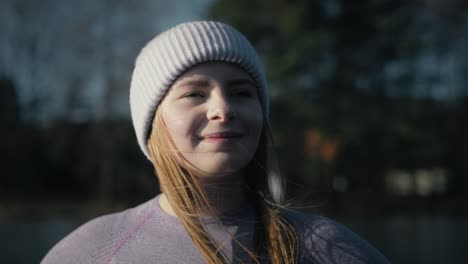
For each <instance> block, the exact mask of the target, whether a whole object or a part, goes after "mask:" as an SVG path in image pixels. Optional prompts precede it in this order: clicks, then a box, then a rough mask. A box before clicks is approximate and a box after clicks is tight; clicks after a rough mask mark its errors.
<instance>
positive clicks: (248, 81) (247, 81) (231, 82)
mask: <svg viewBox="0 0 468 264" xmlns="http://www.w3.org/2000/svg"><path fill="white" fill-rule="evenodd" d="M243 84H249V85H252V86H253V87H255V86H256V85H255V83H254V82H253V81H252V80H251V79H248V78H239V79H233V80H229V81H228V82H227V85H228V86H236V85H243Z"/></svg>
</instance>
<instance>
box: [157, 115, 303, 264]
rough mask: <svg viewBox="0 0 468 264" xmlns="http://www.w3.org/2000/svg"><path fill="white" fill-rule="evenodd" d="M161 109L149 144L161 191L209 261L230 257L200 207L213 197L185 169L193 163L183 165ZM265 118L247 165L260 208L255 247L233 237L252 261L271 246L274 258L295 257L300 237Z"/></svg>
mask: <svg viewBox="0 0 468 264" xmlns="http://www.w3.org/2000/svg"><path fill="white" fill-rule="evenodd" d="M160 109H161V108H158V109H157V111H156V113H155V118H154V122H153V128H154V129H152V131H151V134H150V136H149V140H148V149H149V150H150V155H151V157H152V161H153V166H154V168H155V172H156V174H157V176H158V179H159V181H160V186H161V191H162V192H163V193H164V194H165V195H166V197H167V199H168V201H169V203H170V204H171V206H172V208H173V210H174V212H175V213H176V215H177V217H178V218H179V220H180V222H181V223H182V225H183V226H184V227H185V229H186V230H187V232H188V234H189V235H190V237H191V238H192V240H193V242H194V244H195V245H196V247H197V248H198V249H199V251H200V252H201V254H202V256H203V257H204V258H205V260H206V262H207V263H209V264H221V263H227V260H226V257H225V256H223V254H222V251H221V248H220V247H219V246H217V245H216V243H215V242H214V240H213V239H212V238H211V237H210V235H209V234H208V232H207V231H206V230H205V229H204V228H203V226H202V223H201V221H200V218H199V213H198V212H197V208H208V209H210V208H211V207H210V205H209V201H208V199H207V197H206V195H205V193H204V191H203V189H202V187H201V186H200V185H199V184H198V181H197V180H196V177H194V175H193V173H192V172H191V171H190V170H189V169H185V168H187V166H185V167H184V168H183V167H181V166H180V165H179V163H178V161H181V160H182V161H183V160H184V159H183V157H182V154H181V153H180V152H178V150H177V149H176V147H175V144H174V142H173V141H172V138H171V137H170V135H169V133H168V130H167V128H166V126H165V123H164V120H163V118H162V114H161V111H160ZM264 120H265V119H264ZM264 124H265V125H264V126H263V131H262V135H261V139H260V143H259V147H258V149H257V152H256V153H255V155H254V158H253V160H252V161H251V162H250V164H249V165H248V166H247V168H246V172H247V174H248V175H247V177H246V184H247V189H248V191H249V194H250V195H251V198H252V199H253V200H254V203H255V206H256V209H257V210H256V211H257V216H256V217H257V221H256V225H255V232H254V247H255V248H254V249H253V250H252V249H247V248H245V247H244V246H243V245H241V244H240V243H239V242H238V241H237V240H236V239H235V238H233V240H234V242H235V243H238V244H239V245H240V246H241V247H242V248H244V250H246V253H247V254H248V255H250V257H251V262H252V263H260V260H259V258H260V256H261V254H262V250H263V249H265V247H266V248H267V252H268V257H269V259H270V261H271V263H274V264H279V263H295V262H296V256H297V237H296V233H295V231H294V228H293V226H292V225H291V224H290V223H288V221H287V220H286V219H285V218H284V217H283V214H282V213H281V211H280V209H281V208H282V206H280V205H279V203H281V199H282V197H283V195H282V192H283V191H282V189H281V186H282V184H281V181H280V178H279V174H278V173H277V171H276V172H275V171H274V165H275V164H274V162H273V160H272V156H273V155H272V154H273V151H272V150H271V146H272V144H271V134H270V130H269V127H268V125H267V124H266V122H264ZM269 170H271V172H269ZM272 172H273V173H272ZM249 176H250V177H249ZM210 211H211V212H212V211H213V210H210ZM233 257H235V256H233Z"/></svg>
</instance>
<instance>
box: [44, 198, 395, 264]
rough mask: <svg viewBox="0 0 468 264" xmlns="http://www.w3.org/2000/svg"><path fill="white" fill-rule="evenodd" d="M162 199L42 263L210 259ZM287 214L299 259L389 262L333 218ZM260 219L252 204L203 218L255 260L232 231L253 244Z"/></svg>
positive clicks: (240, 257)
mask: <svg viewBox="0 0 468 264" xmlns="http://www.w3.org/2000/svg"><path fill="white" fill-rule="evenodd" d="M158 199H159V196H157V197H155V198H154V199H152V200H150V201H148V202H146V203H144V204H141V205H139V206H137V207H134V208H131V209H128V210H125V211H123V212H120V213H115V214H110V215H105V216H101V217H98V218H96V219H94V220H91V221H89V222H88V223H86V224H84V225H82V226H81V227H79V228H77V229H76V230H75V231H73V232H72V233H71V234H69V235H68V236H67V237H65V238H64V239H62V240H61V241H60V242H59V243H58V244H57V245H55V246H54V247H53V248H52V249H51V250H50V251H49V253H47V255H46V256H45V258H44V259H43V260H42V262H41V263H43V264H49V263H83V264H84V263H164V264H165V263H167V264H169V263H170V264H176V263H205V261H204V259H203V257H202V256H201V254H200V252H199V251H198V249H197V248H196V247H195V245H194V244H193V242H192V240H191V238H190V237H189V235H188V234H187V232H186V231H185V229H184V227H183V226H182V224H181V223H180V222H179V220H178V219H177V218H176V217H174V216H171V215H168V214H167V213H165V212H163V211H162V210H161V208H160V207H159V203H158ZM287 217H288V219H289V220H291V221H292V223H293V225H294V226H295V228H296V231H297V233H298V236H299V240H300V246H299V257H298V263H349V264H355V263H356V264H357V263H388V260H386V258H385V257H384V256H383V255H382V254H381V253H379V252H378V251H377V250H376V249H375V248H374V247H372V246H371V245H370V244H369V243H367V242H366V241H365V240H363V239H362V238H360V237H358V236H357V235H356V234H354V233H353V232H351V231H350V230H349V229H347V228H346V227H344V226H342V225H339V224H337V223H335V222H333V221H332V220H329V219H327V218H323V217H319V216H314V215H305V214H302V213H299V212H295V211H289V210H288V211H287ZM254 220H255V217H254V211H253V210H252V209H248V210H244V211H242V212H239V213H237V214H236V215H226V216H223V217H221V224H219V223H217V222H216V221H214V220H213V219H204V220H203V224H204V226H205V228H206V229H207V231H208V232H209V233H210V234H211V235H212V237H213V238H214V240H215V241H216V242H217V243H218V245H222V248H223V249H222V250H223V252H224V254H225V255H226V256H228V258H229V259H230V262H231V263H249V261H248V256H247V254H246V253H245V252H244V250H243V249H242V248H241V247H240V246H239V245H238V244H236V243H235V242H232V238H231V235H232V236H234V237H235V238H236V239H237V240H238V241H239V242H241V243H242V244H243V245H244V246H246V247H247V248H250V247H251V245H252V234H253V228H254ZM233 256H235V257H233ZM263 262H264V263H268V261H267V260H265V259H264V261H263Z"/></svg>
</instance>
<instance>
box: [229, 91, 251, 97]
mask: <svg viewBox="0 0 468 264" xmlns="http://www.w3.org/2000/svg"><path fill="white" fill-rule="evenodd" d="M232 94H233V95H235V96H241V97H252V92H251V91H249V90H237V91H234V92H233V93H232Z"/></svg>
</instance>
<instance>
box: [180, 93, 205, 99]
mask: <svg viewBox="0 0 468 264" xmlns="http://www.w3.org/2000/svg"><path fill="white" fill-rule="evenodd" d="M184 97H185V98H204V97H205V95H204V94H203V93H202V92H190V93H187V94H185V95H184Z"/></svg>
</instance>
